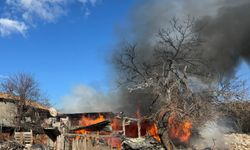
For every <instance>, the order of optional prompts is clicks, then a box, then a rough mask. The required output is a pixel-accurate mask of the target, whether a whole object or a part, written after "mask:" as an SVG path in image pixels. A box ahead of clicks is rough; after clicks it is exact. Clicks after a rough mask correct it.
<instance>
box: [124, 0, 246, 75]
mask: <svg viewBox="0 0 250 150" xmlns="http://www.w3.org/2000/svg"><path fill="white" fill-rule="evenodd" d="M173 16H175V17H177V18H180V19H184V18H185V17H186V16H192V17H195V18H197V19H198V21H197V25H198V24H200V23H202V24H204V25H205V27H204V28H203V30H202V39H203V40H204V44H203V47H202V48H201V49H202V50H203V51H204V53H203V57H204V59H210V60H212V63H211V64H210V65H211V66H212V67H214V68H215V69H216V71H218V72H220V73H224V74H233V73H234V71H235V68H236V67H237V66H238V64H239V63H240V62H241V60H243V59H244V60H245V61H247V62H250V49H249V48H250V28H249V26H250V19H249V17H250V1H249V0H237V1H235V0H202V1H201V0H148V1H139V2H138V3H137V4H136V6H135V7H134V8H133V10H132V11H131V13H130V15H129V19H130V20H129V21H130V23H131V25H130V26H131V29H130V31H131V32H130V33H131V35H132V36H130V37H133V40H134V41H136V43H138V47H139V48H138V51H139V52H141V53H140V54H142V57H143V58H145V59H150V58H151V57H150V56H151V54H152V50H153V45H154V41H155V37H156V34H157V32H158V31H159V29H162V28H165V27H167V26H168V23H169V20H170V19H171V18H172V17H173Z"/></svg>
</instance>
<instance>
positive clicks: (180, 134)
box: [168, 114, 192, 144]
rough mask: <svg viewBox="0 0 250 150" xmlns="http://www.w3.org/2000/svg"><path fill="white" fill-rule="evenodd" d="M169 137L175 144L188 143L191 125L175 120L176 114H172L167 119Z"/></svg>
mask: <svg viewBox="0 0 250 150" xmlns="http://www.w3.org/2000/svg"><path fill="white" fill-rule="evenodd" d="M168 128H169V137H170V138H171V139H173V140H175V141H177V142H181V143H185V144H188V143H189V139H190V136H191V129H192V123H191V122H190V121H189V120H187V119H185V120H183V121H179V120H177V117H176V114H172V115H171V116H170V117H169V118H168Z"/></svg>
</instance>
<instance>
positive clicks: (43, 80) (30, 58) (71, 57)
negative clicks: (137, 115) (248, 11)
mask: <svg viewBox="0 0 250 150" xmlns="http://www.w3.org/2000/svg"><path fill="white" fill-rule="evenodd" d="M134 3H135V1H134V0H108V1H105V0H36V1H34V0H1V1H0V54H1V63H0V68H1V69H0V78H3V77H5V76H8V75H9V74H11V73H16V72H29V73H33V74H34V76H35V78H36V79H37V80H38V81H39V83H40V86H41V89H43V90H44V91H45V92H46V93H47V94H48V96H49V97H50V99H51V100H52V103H53V104H56V106H60V100H61V99H62V97H64V96H65V95H67V94H68V93H70V91H71V90H72V89H73V88H74V87H75V86H78V85H79V84H83V85H87V86H90V87H93V88H94V89H97V90H100V91H104V92H105V91H109V90H110V89H111V87H112V82H113V80H112V79H113V74H112V68H111V66H110V64H109V61H110V60H109V58H110V54H111V51H112V47H113V46H114V45H115V44H116V42H117V41H116V40H117V37H116V32H115V31H116V29H117V28H118V27H119V26H124V25H126V24H127V20H126V19H127V17H128V14H129V12H130V10H131V7H133V5H134ZM249 70H250V68H249V66H247V65H246V64H243V65H241V66H240V67H239V68H238V74H239V75H242V76H243V77H244V78H245V79H248V78H249Z"/></svg>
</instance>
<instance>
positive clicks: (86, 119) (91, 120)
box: [76, 114, 105, 134]
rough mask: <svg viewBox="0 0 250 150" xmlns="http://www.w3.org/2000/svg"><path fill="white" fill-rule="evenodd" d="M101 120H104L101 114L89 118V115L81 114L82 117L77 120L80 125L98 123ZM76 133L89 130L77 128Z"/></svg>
mask: <svg viewBox="0 0 250 150" xmlns="http://www.w3.org/2000/svg"><path fill="white" fill-rule="evenodd" d="M102 121H105V117H104V116H103V115H101V114H98V116H97V117H96V118H91V117H85V116H83V117H82V119H81V120H80V121H79V124H80V125H82V126H89V125H92V124H97V123H100V122H102ZM76 133H77V134H88V133H90V132H89V131H87V130H84V129H82V130H78V131H76Z"/></svg>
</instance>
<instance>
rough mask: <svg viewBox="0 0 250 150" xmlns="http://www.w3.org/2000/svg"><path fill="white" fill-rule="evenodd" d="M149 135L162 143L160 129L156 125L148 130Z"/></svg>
mask: <svg viewBox="0 0 250 150" xmlns="http://www.w3.org/2000/svg"><path fill="white" fill-rule="evenodd" d="M148 133H149V134H150V135H151V136H152V137H154V138H155V139H156V140H157V141H159V142H160V140H161V139H160V137H159V135H158V128H157V126H156V124H155V123H153V124H152V125H151V126H150V127H149V128H148Z"/></svg>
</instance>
